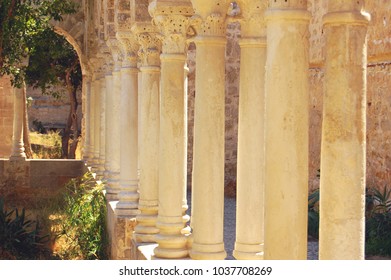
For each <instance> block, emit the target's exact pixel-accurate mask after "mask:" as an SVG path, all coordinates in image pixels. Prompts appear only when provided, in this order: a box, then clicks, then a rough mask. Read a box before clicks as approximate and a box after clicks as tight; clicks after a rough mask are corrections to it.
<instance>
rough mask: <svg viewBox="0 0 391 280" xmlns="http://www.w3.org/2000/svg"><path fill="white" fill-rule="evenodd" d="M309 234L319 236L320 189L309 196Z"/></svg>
mask: <svg viewBox="0 0 391 280" xmlns="http://www.w3.org/2000/svg"><path fill="white" fill-rule="evenodd" d="M308 235H309V236H312V237H314V238H319V189H317V190H315V191H314V192H313V193H311V194H310V195H309V196H308Z"/></svg>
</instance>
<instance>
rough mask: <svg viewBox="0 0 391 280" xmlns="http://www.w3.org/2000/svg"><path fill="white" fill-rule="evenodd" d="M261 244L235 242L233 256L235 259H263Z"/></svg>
mask: <svg viewBox="0 0 391 280" xmlns="http://www.w3.org/2000/svg"><path fill="white" fill-rule="evenodd" d="M263 255H264V252H263V244H244V243H238V242H235V250H234V251H233V256H234V257H235V259H237V260H263V259H264V256H263Z"/></svg>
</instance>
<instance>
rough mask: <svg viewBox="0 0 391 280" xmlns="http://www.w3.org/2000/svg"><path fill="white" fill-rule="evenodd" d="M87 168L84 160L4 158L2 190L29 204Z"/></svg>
mask: <svg viewBox="0 0 391 280" xmlns="http://www.w3.org/2000/svg"><path fill="white" fill-rule="evenodd" d="M87 171H88V169H87V168H86V166H85V165H84V163H83V162H82V161H80V160H61V159H60V160H36V159H34V160H16V161H11V160H0V194H1V196H2V197H5V198H6V200H7V201H13V202H18V203H21V204H24V205H25V206H29V202H31V201H36V200H37V199H39V198H44V199H45V198H50V197H52V196H55V195H56V194H58V192H59V191H61V189H62V188H63V187H64V185H65V184H66V183H67V182H68V181H69V180H70V179H72V178H77V177H80V176H82V175H83V174H84V173H86V172H87Z"/></svg>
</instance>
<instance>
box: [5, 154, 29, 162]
mask: <svg viewBox="0 0 391 280" xmlns="http://www.w3.org/2000/svg"><path fill="white" fill-rule="evenodd" d="M9 160H10V161H18V160H21V161H26V155H24V156H23V155H12V156H10V158H9Z"/></svg>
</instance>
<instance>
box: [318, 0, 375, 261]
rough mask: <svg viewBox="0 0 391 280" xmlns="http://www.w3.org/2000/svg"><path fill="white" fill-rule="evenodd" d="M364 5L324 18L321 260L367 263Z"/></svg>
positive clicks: (339, 7)
mask: <svg viewBox="0 0 391 280" xmlns="http://www.w3.org/2000/svg"><path fill="white" fill-rule="evenodd" d="M363 8H364V1H353V0H336V1H331V2H330V3H329V10H328V13H327V14H326V15H325V16H324V18H323V23H324V31H325V36H326V47H325V59H326V63H325V87H324V88H325V90H324V97H323V127H322V148H321V167H320V170H321V176H320V211H319V212H320V232H319V259H323V260H325V259H335V260H342V259H349V260H353V259H357V260H363V259H364V257H365V254H364V249H365V166H366V159H365V157H366V154H365V152H366V87H367V86H366V78H367V75H366V68H367V28H368V22H369V19H370V16H369V15H368V14H366V13H365V12H363Z"/></svg>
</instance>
